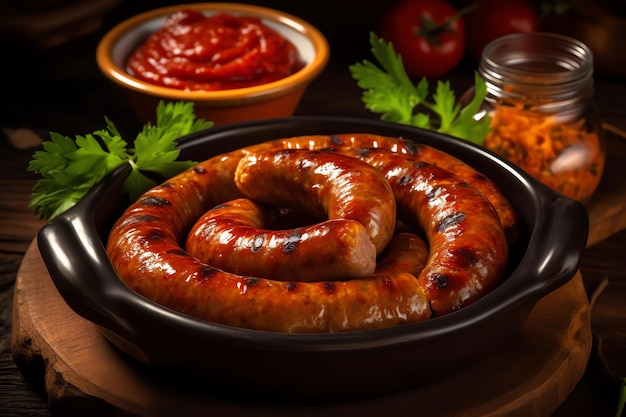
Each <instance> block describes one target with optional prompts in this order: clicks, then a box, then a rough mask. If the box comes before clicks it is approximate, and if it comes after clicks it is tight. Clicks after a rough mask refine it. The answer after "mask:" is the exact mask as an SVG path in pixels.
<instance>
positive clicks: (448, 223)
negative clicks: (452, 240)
mask: <svg viewBox="0 0 626 417" xmlns="http://www.w3.org/2000/svg"><path fill="white" fill-rule="evenodd" d="M465 218H466V216H465V213H461V212H456V213H452V214H450V215H449V216H446V217H444V218H443V220H441V222H439V224H438V225H437V229H436V230H437V231H438V232H444V231H446V230H447V229H448V228H450V227H452V226H456V225H458V224H461V223H463V222H464V221H465Z"/></svg>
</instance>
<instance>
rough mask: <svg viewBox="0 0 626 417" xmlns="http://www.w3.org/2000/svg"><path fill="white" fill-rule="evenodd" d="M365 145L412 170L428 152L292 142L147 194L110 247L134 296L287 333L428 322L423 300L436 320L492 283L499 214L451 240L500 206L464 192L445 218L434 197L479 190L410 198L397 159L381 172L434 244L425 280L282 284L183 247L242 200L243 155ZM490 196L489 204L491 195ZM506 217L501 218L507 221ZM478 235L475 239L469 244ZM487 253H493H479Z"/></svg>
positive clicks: (227, 158)
mask: <svg viewBox="0 0 626 417" xmlns="http://www.w3.org/2000/svg"><path fill="white" fill-rule="evenodd" d="M368 144H369V145H368ZM362 146H364V147H374V148H376V147H383V148H384V149H387V148H389V149H391V150H398V152H400V153H402V154H405V155H404V156H401V155H396V157H397V158H400V159H402V160H403V161H405V162H402V164H408V165H406V166H405V167H404V168H403V169H406V170H407V172H408V171H410V170H412V169H414V168H415V166H419V165H425V164H416V161H417V160H419V158H418V156H419V155H417V153H416V152H409V151H410V150H411V149H415V148H418V149H419V148H421V145H416V144H413V143H412V142H407V141H403V140H400V139H393V138H380V137H375V136H371V135H337V136H310V137H300V138H287V139H283V140H276V141H271V142H267V143H263V144H259V145H252V146H250V147H248V148H243V149H239V150H236V151H233V152H229V153H226V154H223V155H218V156H216V157H213V158H211V159H209V160H207V161H204V162H201V163H199V164H198V165H196V166H195V167H193V168H191V169H189V170H187V171H185V172H183V173H181V174H179V175H177V176H175V177H173V178H171V179H170V180H168V181H167V182H165V183H163V184H161V185H160V186H157V187H154V188H153V189H151V190H149V191H147V192H146V193H145V194H144V195H143V196H141V197H140V198H139V199H138V201H136V202H135V203H133V204H132V205H131V206H130V207H129V208H128V209H127V210H126V211H125V212H124V214H123V215H122V217H121V218H120V219H119V220H118V221H117V223H116V224H115V225H114V227H113V228H112V231H111V234H110V236H109V240H108V242H107V252H108V254H109V257H110V259H111V262H112V265H113V266H114V268H115V269H116V271H117V272H118V275H119V276H120V278H121V279H122V280H123V281H124V282H125V283H126V284H127V285H128V286H129V287H130V288H132V289H133V290H135V291H137V292H138V293H140V294H142V295H144V296H145V297H147V298H149V299H152V300H153V301H155V302H156V303H159V304H162V305H164V306H166V307H169V308H171V309H174V310H176V311H179V312H182V313H185V314H188V315H191V316H195V317H198V318H201V319H205V320H207V321H211V322H215V323H221V324H227V325H231V326H236V327H244V328H251V329H260V330H268V331H280V332H334V331H347V330H358V329H371V328H380V327H389V326H393V325H397V324H401V323H409V322H416V321H421V320H425V319H428V318H429V317H430V316H431V314H432V313H431V310H430V306H429V304H430V303H429V300H428V299H427V298H426V294H428V296H429V297H432V305H433V308H434V309H435V311H436V312H437V314H445V313H446V312H449V311H453V310H455V309H457V308H460V307H461V306H462V305H465V304H467V303H469V302H471V301H473V300H474V299H476V298H477V297H478V296H479V295H480V294H481V293H484V292H486V291H487V290H488V288H490V287H492V286H493V285H495V283H496V282H497V275H498V273H497V272H498V271H499V270H501V269H502V259H503V258H505V257H506V256H505V253H506V244H504V246H503V245H502V241H501V236H500V235H499V233H502V230H501V229H502V227H501V226H500V232H499V233H498V232H497V231H491V228H496V226H495V225H494V224H493V223H494V222H493V219H494V218H496V219H498V216H496V215H494V216H490V215H487V216H485V217H487V222H488V224H489V226H488V230H490V231H489V233H488V234H487V236H481V235H480V233H479V234H478V235H476V233H477V232H480V231H477V230H476V226H475V223H473V222H469V223H471V224H473V227H472V228H470V229H471V233H467V232H464V233H463V236H465V238H464V239H461V241H460V242H455V241H454V239H453V236H452V234H453V233H455V231H456V232H461V231H464V228H465V226H463V225H465V224H467V223H468V222H466V221H465V220H467V219H469V218H473V216H475V215H478V216H480V215H481V213H485V212H489V211H490V210H491V211H492V212H493V206H491V205H490V204H488V203H487V204H485V201H484V198H483V201H482V202H480V203H479V202H478V200H479V199H478V198H477V197H475V196H474V197H472V198H475V199H476V203H472V204H467V205H466V204H465V203H464V201H465V197H466V195H465V191H463V192H461V193H460V194H459V195H460V196H461V198H459V199H456V200H454V201H452V203H453V204H452V208H451V209H448V210H443V212H444V213H445V214H441V213H438V211H439V210H442V209H443V207H442V206H441V205H437V204H434V205H431V206H429V205H428V204H426V203H427V202H428V201H430V200H431V199H433V201H437V198H438V197H437V196H443V195H451V196H455V195H457V193H456V192H457V188H459V189H460V190H472V192H471V193H470V194H472V195H474V194H476V192H475V190H474V189H473V188H472V187H469V186H467V185H463V186H459V185H453V183H454V182H456V180H457V179H456V178H455V179H454V181H453V179H452V178H450V177H449V176H446V175H444V174H443V173H439V174H440V175H439V176H438V175H435V176H434V177H433V178H430V180H429V181H430V184H431V185H432V186H433V190H441V193H442V194H439V192H440V191H437V192H434V193H425V192H423V190H422V192H421V196H420V197H419V198H417V197H415V196H413V197H411V196H410V195H412V194H413V193H412V192H409V191H408V190H409V189H410V188H411V186H410V184H414V183H415V181H413V180H414V179H415V178H418V176H417V173H414V174H408V173H407V174H405V175H402V176H401V177H399V178H398V177H396V176H394V175H391V173H392V170H390V169H388V168H389V166H390V165H389V164H390V163H391V162H392V159H393V157H392V155H390V154H392V152H387V153H385V152H382V153H381V155H379V156H380V157H381V158H382V159H383V160H384V161H385V164H383V165H377V168H378V169H380V170H382V171H383V172H386V176H387V177H388V179H389V180H390V182H391V184H392V189H393V191H394V194H396V197H400V200H401V201H402V205H401V206H398V208H399V210H398V213H399V214H401V215H402V216H404V217H406V218H407V219H408V220H407V221H408V222H410V223H412V224H419V225H423V227H424V229H425V231H426V233H427V235H428V236H429V238H430V239H432V241H429V244H430V245H431V247H434V248H435V251H432V250H431V254H430V256H429V258H428V264H430V265H429V266H428V265H427V266H428V267H425V268H424V270H423V271H422V272H421V274H420V275H419V277H420V278H419V279H415V277H414V276H413V275H412V274H410V273H406V272H397V271H395V270H392V272H388V271H384V270H381V271H379V272H375V275H373V276H371V277H367V278H359V279H352V280H349V281H337V282H329V281H323V282H313V283H305V282H296V281H295V280H294V281H283V282H281V281H277V280H272V279H264V278H259V277H252V276H244V275H238V274H234V273H230V272H226V271H223V270H220V269H218V268H216V267H214V266H211V265H209V264H207V263H205V262H202V261H200V260H199V259H198V258H196V257H194V256H191V255H190V254H189V253H188V252H186V251H185V250H183V249H182V248H181V246H180V245H181V242H182V241H184V239H185V237H184V236H185V233H186V232H187V231H188V230H189V229H190V228H191V227H192V226H193V224H194V223H195V222H196V220H197V219H198V218H199V217H200V216H202V215H203V213H205V212H206V211H207V210H209V209H211V208H212V207H214V206H216V205H219V204H223V203H225V202H228V201H231V200H234V199H237V198H241V197H244V194H243V193H242V192H241V190H239V188H238V187H237V185H236V184H235V181H234V177H235V171H236V169H237V166H238V163H239V161H240V160H241V159H242V158H243V157H244V156H246V155H248V154H250V153H253V152H255V153H256V152H260V151H264V150H272V149H273V150H276V149H317V150H320V149H328V148H333V149H342V150H343V151H346V152H347V151H349V150H350V149H351V148H354V147H362ZM379 151H382V150H379ZM363 154H364V152H363V151H361V152H360V153H359V155H358V156H359V158H362V159H364V160H365V161H366V162H368V163H371V161H368V160H367V159H366V157H365V156H364V155H363ZM443 155H445V154H443ZM448 157H449V156H448ZM407 158H408V159H407ZM442 158H443V157H442ZM444 159H445V158H444ZM407 160H410V161H411V162H410V163H408V162H406V161H407ZM409 165H410V166H409ZM385 167H387V170H386V171H385ZM424 170H426V168H424ZM422 172H423V171H422ZM432 174H433V175H434V174H437V173H435V172H433V173H432ZM413 175H415V176H413ZM447 175H450V174H449V173H448V174H447ZM411 178H413V180H412V179H411ZM439 180H441V181H442V184H441V185H439V184H438V182H439ZM486 183H488V182H486ZM394 184H395V185H394ZM455 187H456V188H455ZM414 188H415V187H414ZM489 189H491V188H489V187H487V190H489ZM496 191H497V190H496ZM494 192H495V191H494ZM484 193H485V195H487V196H489V191H484ZM492 199H493V200H492ZM494 200H496V197H494V196H491V197H490V201H492V203H493V201H494ZM467 201H473V200H471V199H468V200H467ZM412 204H417V205H418V206H419V209H415V207H416V206H413V208H411V205H412ZM494 206H496V207H497V205H496V204H494ZM454 213H457V214H456V215H455V214H454ZM458 213H461V214H458ZM442 216H443V217H442ZM500 218H504V216H503V215H502V214H500ZM473 235H476V236H475V237H476V240H472V239H471V238H470V236H473ZM490 245H491V249H490V250H492V251H493V252H491V255H489V253H483V252H481V251H483V250H485V248H490ZM477 248H478V250H477ZM503 251H504V252H503ZM488 252H489V251H488ZM490 256H491V258H492V259H490ZM437 259H438V261H435V260H437ZM439 263H440V264H439ZM483 263H484V265H483ZM465 267H468V268H469V271H457V272H458V273H455V270H456V269H458V268H465ZM483 267H484V268H483ZM481 270H484V271H486V274H481V273H478V275H477V274H476V271H481ZM465 280H467V281H465ZM464 282H467V283H464Z"/></svg>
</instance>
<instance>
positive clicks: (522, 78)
mask: <svg viewBox="0 0 626 417" xmlns="http://www.w3.org/2000/svg"><path fill="white" fill-rule="evenodd" d="M478 72H479V73H480V75H481V77H482V78H483V79H484V80H485V82H486V84H487V96H486V98H485V101H484V103H483V106H482V108H481V112H480V113H479V114H478V115H477V116H476V117H478V118H480V117H481V115H482V117H484V115H485V114H488V115H489V116H490V117H491V122H490V123H491V131H490V133H489V134H488V135H487V138H486V139H485V146H486V147H487V148H488V149H490V150H492V151H494V152H495V153H497V154H499V155H501V156H503V157H504V158H506V159H508V160H510V161H511V162H513V163H515V164H517V165H518V166H520V167H521V168H523V169H524V170H525V171H527V172H528V173H530V174H531V175H532V176H534V177H535V178H537V179H539V180H540V181H541V182H543V183H544V184H546V185H548V186H549V187H551V188H553V189H555V190H557V191H559V192H561V193H562V194H564V195H566V196H568V197H571V198H573V199H576V200H578V201H581V202H583V203H585V202H587V201H588V200H589V199H590V198H591V195H592V194H593V192H594V191H595V189H596V188H597V186H598V184H599V182H600V178H601V176H602V171H603V169H604V161H605V147H604V134H603V130H602V124H601V122H600V120H599V117H598V112H597V109H596V106H595V104H594V102H593V93H594V87H593V56H592V53H591V51H590V50H589V48H587V46H585V45H584V44H583V43H581V42H579V41H577V40H575V39H571V38H568V37H564V36H560V35H556V34H549V33H532V34H514V35H508V36H504V37H501V38H498V39H496V40H494V41H492V42H491V43H490V44H488V45H487V46H486V47H485V48H484V50H483V55H482V58H481V61H480V64H479V69H478Z"/></svg>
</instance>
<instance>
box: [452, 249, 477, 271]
mask: <svg viewBox="0 0 626 417" xmlns="http://www.w3.org/2000/svg"><path fill="white" fill-rule="evenodd" d="M451 253H452V254H453V256H454V259H455V262H457V264H458V265H459V266H461V267H468V266H472V265H476V263H477V262H478V258H476V256H475V255H474V253H473V251H472V250H471V249H469V248H457V249H454V250H452V251H451Z"/></svg>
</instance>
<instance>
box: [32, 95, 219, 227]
mask: <svg viewBox="0 0 626 417" xmlns="http://www.w3.org/2000/svg"><path fill="white" fill-rule="evenodd" d="M104 119H105V122H106V128H104V129H101V130H97V131H95V132H93V133H90V134H86V135H84V136H81V135H77V136H76V137H75V138H74V139H72V138H71V137H69V136H64V135H61V134H59V133H55V132H51V133H50V140H48V141H44V142H43V143H42V149H43V150H39V151H36V152H35V153H34V155H33V158H32V160H31V161H30V163H29V165H28V171H31V172H34V173H36V174H39V175H41V177H42V178H40V179H39V180H38V181H37V182H36V184H35V186H34V187H33V192H32V194H31V199H30V202H29V207H31V208H34V211H35V214H36V215H38V216H39V217H40V218H41V219H45V220H50V219H52V218H54V217H56V216H58V215H59V214H61V213H63V212H64V211H66V210H67V209H69V208H70V207H72V206H74V205H75V204H76V203H77V202H78V201H79V200H80V199H81V198H82V197H83V196H84V195H85V194H87V192H88V191H89V190H90V189H91V188H92V187H93V186H94V185H95V184H97V183H98V182H100V181H101V180H102V179H103V178H104V177H105V176H106V175H107V174H109V173H110V172H112V171H113V170H115V169H116V168H118V167H120V166H121V165H123V164H125V163H128V164H130V166H131V167H132V170H131V173H130V174H129V176H128V177H127V178H126V180H125V182H124V192H125V193H127V194H128V195H129V198H130V199H131V200H134V199H136V198H137V197H139V195H141V193H143V192H144V191H145V190H147V189H148V188H150V187H152V186H154V185H156V182H155V181H154V180H152V179H151V178H149V177H148V176H146V174H145V173H146V172H153V173H157V174H160V175H161V176H163V177H164V178H169V177H171V176H173V175H175V174H177V173H179V172H181V171H183V170H184V169H186V168H188V167H190V166H192V165H193V164H194V163H195V162H194V161H178V160H177V159H178V156H179V154H180V151H179V150H177V149H176V144H177V139H179V138H180V137H182V136H184V135H187V134H190V133H193V132H197V131H200V130H203V129H208V128H210V127H212V126H213V123H212V122H208V121H205V120H203V119H200V118H196V116H195V114H194V110H193V103H190V102H187V103H183V102H176V103H168V104H165V103H164V102H162V101H161V102H160V103H159V104H158V106H157V109H156V124H154V125H153V124H151V123H148V124H146V125H145V126H144V127H143V130H142V131H141V132H140V133H139V134H138V135H137V137H136V138H135V140H134V142H133V143H132V146H133V147H131V144H129V143H128V142H126V141H125V140H124V139H123V138H122V136H121V135H120V133H119V131H118V130H117V128H116V127H115V125H114V124H113V122H112V121H111V120H110V119H109V118H108V117H106V116H105V118H104Z"/></svg>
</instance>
